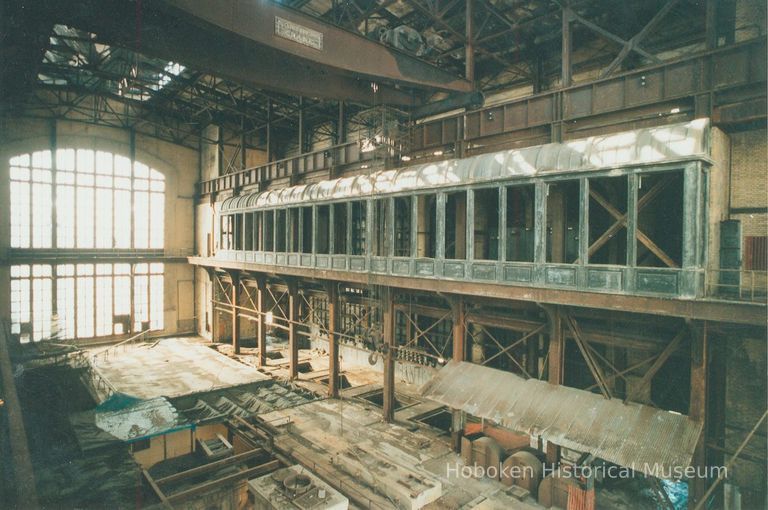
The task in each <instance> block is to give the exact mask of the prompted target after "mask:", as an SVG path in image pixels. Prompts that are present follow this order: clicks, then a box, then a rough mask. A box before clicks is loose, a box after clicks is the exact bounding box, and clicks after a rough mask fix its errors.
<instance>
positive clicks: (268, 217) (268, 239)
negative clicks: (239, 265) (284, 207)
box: [262, 211, 275, 251]
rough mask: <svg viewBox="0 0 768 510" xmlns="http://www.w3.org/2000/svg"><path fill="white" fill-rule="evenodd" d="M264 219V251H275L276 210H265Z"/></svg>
mask: <svg viewBox="0 0 768 510" xmlns="http://www.w3.org/2000/svg"><path fill="white" fill-rule="evenodd" d="M262 220H263V221H264V251H273V250H274V249H275V236H274V234H275V230H274V227H275V212H274V211H265V212H264V214H263V216H262Z"/></svg>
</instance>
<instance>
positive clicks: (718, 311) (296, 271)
mask: <svg viewBox="0 0 768 510" xmlns="http://www.w3.org/2000/svg"><path fill="white" fill-rule="evenodd" d="M187 260H188V261H189V263H190V264H193V265H199V266H203V267H215V268H234V269H245V270H249V271H255V272H260V273H265V274H276V273H280V274H283V275H289V276H297V277H303V278H309V279H316V280H336V281H340V282H348V283H356V284H361V285H388V286H392V287H397V288H401V289H408V290H420V291H427V292H443V293H446V294H449V293H452V294H461V295H464V296H474V297H481V298H493V299H502V300H513V301H523V302H528V303H542V304H554V305H567V306H573V307H580V308H600V309H604V310H616V311H623V312H633V313H643V314H651V315H653V314H656V315H664V316H669V317H682V318H688V319H701V320H705V319H706V320H709V321H714V322H725V323H731V324H752V325H756V326H761V327H765V314H766V305H764V304H758V303H744V302H727V301H709V300H701V299H699V300H692V299H679V298H670V297H651V296H637V295H631V294H616V293H614V294H612V293H601V292H589V291H583V290H566V289H551V288H545V287H525V286H521V285H505V284H500V283H490V282H472V281H460V280H456V281H454V280H441V279H435V278H419V277H405V276H392V275H379V274H375V273H366V272H356V271H337V270H328V269H315V268H305V267H291V266H284V267H279V268H278V267H276V266H273V265H267V264H256V263H251V262H237V261H227V260H220V259H215V258H207V257H187Z"/></svg>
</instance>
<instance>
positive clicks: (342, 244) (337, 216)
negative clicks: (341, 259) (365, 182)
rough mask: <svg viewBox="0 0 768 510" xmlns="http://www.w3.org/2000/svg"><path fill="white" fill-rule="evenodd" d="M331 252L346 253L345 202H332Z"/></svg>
mask: <svg viewBox="0 0 768 510" xmlns="http://www.w3.org/2000/svg"><path fill="white" fill-rule="evenodd" d="M333 253H338V254H345V253H347V204H333Z"/></svg>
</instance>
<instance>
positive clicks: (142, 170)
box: [133, 162, 149, 179]
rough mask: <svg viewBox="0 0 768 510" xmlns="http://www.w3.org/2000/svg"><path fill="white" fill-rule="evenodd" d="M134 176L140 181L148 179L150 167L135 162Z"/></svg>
mask: <svg viewBox="0 0 768 510" xmlns="http://www.w3.org/2000/svg"><path fill="white" fill-rule="evenodd" d="M133 175H134V177H136V178H139V179H148V178H149V167H148V166H147V165H145V164H143V163H139V162H135V163H134V165H133Z"/></svg>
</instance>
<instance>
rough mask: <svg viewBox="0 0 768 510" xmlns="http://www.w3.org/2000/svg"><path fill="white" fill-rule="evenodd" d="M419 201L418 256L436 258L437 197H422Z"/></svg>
mask: <svg viewBox="0 0 768 510" xmlns="http://www.w3.org/2000/svg"><path fill="white" fill-rule="evenodd" d="M417 200H418V203H417V208H418V218H417V220H418V223H417V225H418V232H417V238H416V239H417V243H418V244H417V256H418V257H422V258H435V250H436V249H437V248H436V247H437V195H420V196H419V197H418V198H417Z"/></svg>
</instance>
